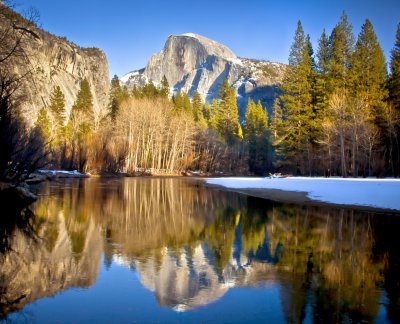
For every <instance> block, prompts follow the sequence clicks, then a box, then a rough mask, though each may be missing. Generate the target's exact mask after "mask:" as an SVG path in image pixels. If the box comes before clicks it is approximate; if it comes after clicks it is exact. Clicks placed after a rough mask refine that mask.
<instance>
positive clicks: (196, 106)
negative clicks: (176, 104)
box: [192, 91, 206, 126]
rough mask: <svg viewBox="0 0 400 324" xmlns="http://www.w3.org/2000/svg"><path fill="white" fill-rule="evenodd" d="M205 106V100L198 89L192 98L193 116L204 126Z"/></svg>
mask: <svg viewBox="0 0 400 324" xmlns="http://www.w3.org/2000/svg"><path fill="white" fill-rule="evenodd" d="M203 106H204V105H203V100H202V99H201V96H200V93H198V92H197V91H196V92H195V93H194V95H193V98H192V109H193V117H194V120H195V121H196V122H198V123H199V124H200V125H203V126H204V125H206V121H205V119H204V116H203Z"/></svg>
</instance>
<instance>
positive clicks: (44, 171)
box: [38, 169, 84, 176]
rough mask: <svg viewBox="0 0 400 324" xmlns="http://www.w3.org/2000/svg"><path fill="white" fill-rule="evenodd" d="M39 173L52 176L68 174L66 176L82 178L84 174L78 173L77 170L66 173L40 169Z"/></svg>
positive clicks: (64, 171)
mask: <svg viewBox="0 0 400 324" xmlns="http://www.w3.org/2000/svg"><path fill="white" fill-rule="evenodd" d="M38 172H39V173H45V174H53V175H57V174H68V175H81V176H83V175H84V174H83V173H81V172H79V171H78V170H73V171H66V170H46V169H42V170H38Z"/></svg>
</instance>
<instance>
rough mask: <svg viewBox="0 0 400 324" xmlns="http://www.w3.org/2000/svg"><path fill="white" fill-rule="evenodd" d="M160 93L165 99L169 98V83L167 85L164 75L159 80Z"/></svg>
mask: <svg viewBox="0 0 400 324" xmlns="http://www.w3.org/2000/svg"><path fill="white" fill-rule="evenodd" d="M160 93H161V95H162V96H163V97H165V98H168V96H169V83H168V80H167V77H166V76H165V75H164V76H163V78H162V79H161V89H160Z"/></svg>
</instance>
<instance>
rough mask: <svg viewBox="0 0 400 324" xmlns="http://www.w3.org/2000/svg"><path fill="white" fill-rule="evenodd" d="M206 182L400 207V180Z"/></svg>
mask: <svg viewBox="0 0 400 324" xmlns="http://www.w3.org/2000/svg"><path fill="white" fill-rule="evenodd" d="M207 183H209V184H214V185H220V186H223V187H226V188H232V189H279V190H284V191H299V192H306V193H307V197H308V198H310V199H312V200H318V201H323V202H328V203H333V204H341V205H359V206H369V207H376V208H387V209H395V210H400V180H398V179H373V178H368V179H356V178H306V177H288V178H272V179H271V178H233V177H232V178H218V179H210V180H207Z"/></svg>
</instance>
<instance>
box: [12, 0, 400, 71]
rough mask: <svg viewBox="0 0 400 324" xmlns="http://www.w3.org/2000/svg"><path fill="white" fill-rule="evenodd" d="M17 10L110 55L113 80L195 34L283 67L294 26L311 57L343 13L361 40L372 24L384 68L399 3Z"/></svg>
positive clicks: (35, 0)
mask: <svg viewBox="0 0 400 324" xmlns="http://www.w3.org/2000/svg"><path fill="white" fill-rule="evenodd" d="M18 3H19V4H21V5H20V7H19V9H18V10H20V11H21V10H23V9H24V8H27V7H30V6H32V7H34V8H36V9H37V10H38V11H39V13H40V24H41V26H42V28H44V29H45V30H47V31H49V32H51V33H53V34H56V35H58V36H66V37H67V38H68V39H69V40H71V41H73V42H75V43H76V44H78V45H80V46H87V47H99V48H101V49H103V50H104V51H105V53H106V55H107V58H108V61H109V67H110V77H112V76H113V75H114V74H117V75H118V76H122V75H124V74H125V73H127V72H129V71H132V70H135V69H139V68H142V67H144V66H145V65H146V63H147V61H148V59H149V58H150V56H151V55H152V54H154V53H157V52H159V51H160V50H161V49H162V47H163V46H164V43H165V40H166V39H167V37H168V36H169V35H173V34H174V35H175V34H183V33H188V32H192V33H197V34H200V35H203V36H206V37H209V38H211V39H214V40H216V41H218V42H220V43H222V44H224V45H226V46H228V47H229V48H230V49H231V50H232V51H233V52H234V53H235V54H236V55H238V56H240V57H246V58H256V59H264V60H270V61H276V62H283V63H286V62H287V58H288V55H289V49H290V45H291V43H292V40H293V35H294V31H295V29H296V24H297V21H298V20H299V19H300V20H301V22H302V24H303V27H304V30H305V32H306V33H308V34H310V36H311V40H312V43H313V45H314V50H316V48H317V42H318V38H319V37H320V35H321V33H322V30H323V28H325V29H326V30H327V32H328V33H330V32H331V30H332V28H333V27H334V25H335V24H336V23H337V22H338V20H339V17H340V15H341V12H342V11H343V10H345V11H346V13H347V15H348V16H349V20H350V22H351V23H352V24H353V32H354V34H355V35H358V33H359V32H360V28H361V25H362V24H363V22H364V21H365V19H366V18H368V19H370V20H371V22H372V24H373V26H374V29H375V32H376V34H377V36H378V39H379V42H380V44H381V46H382V48H383V50H384V53H385V56H386V60H387V61H389V60H390V51H391V49H392V48H393V45H394V40H395V33H396V28H397V24H398V23H400V0H381V1H372V0H364V1H363V0H319V1H318V0H311V1H306V0H303V1H300V0H298V1H278V0H275V1H270V0H254V1H252V0H247V1H244V0H242V1H236V0H230V1H228V0H213V1H210V0H202V1H188V0H186V1H183V0H169V1H167V0H165V1H154V0H130V1H128V0H114V1H106V0H80V1H78V0H68V1H66V0H52V1H50V0H18Z"/></svg>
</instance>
